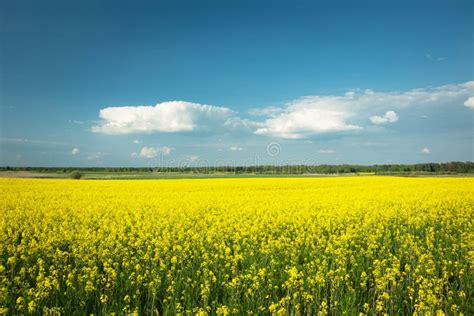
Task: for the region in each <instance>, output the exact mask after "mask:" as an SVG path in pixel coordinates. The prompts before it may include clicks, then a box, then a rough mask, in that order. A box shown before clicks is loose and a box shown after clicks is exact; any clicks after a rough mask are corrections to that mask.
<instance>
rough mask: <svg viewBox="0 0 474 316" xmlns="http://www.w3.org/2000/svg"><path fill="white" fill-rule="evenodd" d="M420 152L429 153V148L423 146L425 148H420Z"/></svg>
mask: <svg viewBox="0 0 474 316" xmlns="http://www.w3.org/2000/svg"><path fill="white" fill-rule="evenodd" d="M421 153H422V154H427V155H428V154H431V150H430V149H429V148H426V147H425V148H423V149H421Z"/></svg>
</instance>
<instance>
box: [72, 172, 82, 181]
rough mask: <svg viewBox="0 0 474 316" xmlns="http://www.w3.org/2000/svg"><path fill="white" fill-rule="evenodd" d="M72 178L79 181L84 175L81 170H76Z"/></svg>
mask: <svg viewBox="0 0 474 316" xmlns="http://www.w3.org/2000/svg"><path fill="white" fill-rule="evenodd" d="M70 177H71V179H76V180H79V179H80V178H82V173H81V172H80V171H79V170H74V171H73V172H71V175H70Z"/></svg>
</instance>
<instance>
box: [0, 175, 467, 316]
mask: <svg viewBox="0 0 474 316" xmlns="http://www.w3.org/2000/svg"><path fill="white" fill-rule="evenodd" d="M0 190H1V192H2V195H0V208H1V209H0V212H1V214H2V216H1V217H0V289H1V290H0V309H1V310H0V314H15V313H18V314H27V313H32V314H47V313H51V312H60V313H62V314H65V315H74V314H81V315H82V314H90V313H94V314H105V313H111V312H114V313H116V314H125V313H133V312H137V313H140V314H152V313H153V314H156V313H157V312H158V313H159V314H160V315H173V314H176V313H182V314H200V315H206V314H218V315H227V314H247V313H253V314H275V315H286V314H291V315H303V314H305V315H312V314H318V313H319V314H321V315H326V314H331V315H342V314H344V313H346V314H348V315H354V314H359V313H362V314H384V313H388V314H400V315H406V314H413V313H417V314H418V315H421V314H432V315H434V314H438V315H443V314H460V313H464V314H465V315H473V314H474V308H473V305H472V300H470V299H469V295H472V292H473V279H474V276H473V271H472V262H474V257H473V254H474V249H473V242H474V234H473V231H474V229H473V228H474V227H473V218H474V216H473V215H474V212H473V209H474V179H472V178H395V177H351V178H320V179H315V178H307V179H305V178H291V179H281V178H271V179H213V180H136V181H121V180H113V181H108V180H99V181H95V180H89V181H78V182H76V181H67V180H57V179H56V180H51V179H48V180H26V179H0ZM471 298H472V297H471Z"/></svg>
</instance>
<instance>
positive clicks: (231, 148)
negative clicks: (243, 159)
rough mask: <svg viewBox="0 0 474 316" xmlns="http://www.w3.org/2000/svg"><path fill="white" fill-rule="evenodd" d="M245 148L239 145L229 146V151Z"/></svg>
mask: <svg viewBox="0 0 474 316" xmlns="http://www.w3.org/2000/svg"><path fill="white" fill-rule="evenodd" d="M242 150H244V149H243V148H242V147H239V146H231V147H229V151H242Z"/></svg>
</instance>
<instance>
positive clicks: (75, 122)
mask: <svg viewBox="0 0 474 316" xmlns="http://www.w3.org/2000/svg"><path fill="white" fill-rule="evenodd" d="M69 123H73V124H79V125H82V124H84V122H83V121H78V120H69Z"/></svg>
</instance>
